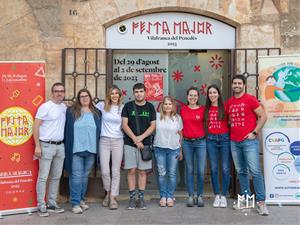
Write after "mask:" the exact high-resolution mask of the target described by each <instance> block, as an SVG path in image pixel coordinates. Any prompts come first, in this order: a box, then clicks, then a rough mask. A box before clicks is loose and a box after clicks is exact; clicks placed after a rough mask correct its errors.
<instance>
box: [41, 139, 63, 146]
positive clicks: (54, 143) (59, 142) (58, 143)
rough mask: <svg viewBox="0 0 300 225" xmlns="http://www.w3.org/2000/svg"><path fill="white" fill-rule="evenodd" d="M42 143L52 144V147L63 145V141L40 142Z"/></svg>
mask: <svg viewBox="0 0 300 225" xmlns="http://www.w3.org/2000/svg"><path fill="white" fill-rule="evenodd" d="M40 141H41V142H44V143H48V144H52V145H61V144H62V143H63V141H42V140H40Z"/></svg>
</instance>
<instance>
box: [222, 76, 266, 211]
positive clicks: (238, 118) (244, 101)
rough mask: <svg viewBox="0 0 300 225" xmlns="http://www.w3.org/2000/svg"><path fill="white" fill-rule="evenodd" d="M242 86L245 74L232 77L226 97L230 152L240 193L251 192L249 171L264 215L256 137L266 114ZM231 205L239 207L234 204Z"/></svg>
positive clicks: (262, 185)
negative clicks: (229, 96) (229, 91)
mask: <svg viewBox="0 0 300 225" xmlns="http://www.w3.org/2000/svg"><path fill="white" fill-rule="evenodd" d="M245 87H246V79H245V77H244V76H242V75H237V76H235V77H233V79H232V90H233V97H232V98H230V99H229V100H228V110H229V120H230V145H231V153H232V158H233V161H234V165H235V169H236V171H237V174H238V178H239V182H240V191H241V194H242V195H244V197H245V199H246V196H247V195H249V196H250V195H251V192H250V186H249V174H248V171H249V172H250V174H251V175H252V177H253V184H254V189H255V193H256V201H257V207H258V208H257V210H258V213H259V214H260V215H263V216H267V215H269V212H268V209H267V207H266V204H265V184H264V178H263V175H262V172H261V169H260V164H259V141H258V138H257V135H258V132H259V131H260V130H261V128H262V127H263V125H264V124H265V122H266V120H267V116H266V113H265V110H264V108H263V107H262V106H261V105H260V103H259V102H258V100H257V99H256V98H255V97H254V96H252V95H249V94H246V93H245ZM248 169H249V170H248ZM234 208H235V209H238V207H237V206H234Z"/></svg>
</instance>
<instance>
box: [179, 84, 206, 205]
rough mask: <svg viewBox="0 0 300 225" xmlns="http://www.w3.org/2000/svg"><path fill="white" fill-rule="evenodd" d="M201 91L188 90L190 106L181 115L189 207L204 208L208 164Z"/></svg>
mask: <svg viewBox="0 0 300 225" xmlns="http://www.w3.org/2000/svg"><path fill="white" fill-rule="evenodd" d="M198 99H199V91H198V89H197V88H196V87H190V88H189V89H188V90H187V101H188V104H187V105H186V106H183V107H182V109H181V111H180V115H181V118H182V121H183V130H182V134H183V143H182V148H183V156H184V161H185V167H186V176H187V179H186V181H187V189H188V195H189V197H188V199H187V206H188V207H193V206H194V205H198V207H203V206H204V202H203V199H202V195H203V186H204V170H205V163H206V141H205V131H204V126H203V120H204V107H203V106H200V105H199V104H198ZM194 156H196V165H197V173H196V174H197V197H195V198H194Z"/></svg>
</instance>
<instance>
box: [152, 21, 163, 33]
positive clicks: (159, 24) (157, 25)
mask: <svg viewBox="0 0 300 225" xmlns="http://www.w3.org/2000/svg"><path fill="white" fill-rule="evenodd" d="M153 25H154V26H155V27H156V34H158V29H159V27H160V26H161V23H160V22H156V23H154V24H153Z"/></svg>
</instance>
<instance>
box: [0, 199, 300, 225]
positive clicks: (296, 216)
mask: <svg viewBox="0 0 300 225" xmlns="http://www.w3.org/2000/svg"><path fill="white" fill-rule="evenodd" d="M234 201H235V200H234V199H228V208H213V207H212V202H213V198H207V197H206V198H204V202H205V207H201V208H198V207H192V208H188V207H186V205H185V199H184V198H178V199H177V200H176V204H175V206H174V207H173V208H168V207H166V208H161V207H159V206H158V199H153V198H151V199H150V198H148V200H147V204H148V209H147V210H141V209H135V210H127V209H126V206H127V199H121V200H120V201H119V204H120V207H119V209H118V210H109V209H108V208H104V207H102V206H101V204H100V202H99V201H97V202H95V203H89V206H90V209H89V210H87V211H85V212H84V213H83V214H79V215H78V214H73V213H72V212H71V205H70V204H69V203H63V204H61V206H62V207H64V208H65V213H61V214H55V213H51V214H50V216H49V217H44V218H42V217H39V216H38V214H37V213H32V214H31V215H28V214H17V215H9V216H4V217H3V218H2V219H0V224H5V225H8V224H18V225H21V224H72V225H77V224H78V225H83V224H84V225H85V224H113V225H117V224H130V225H131V224H132V225H134V224H139V225H141V224H149V225H150V224H151V225H154V224H191V225H192V224H199V225H204V224H205V225H206V224H216V225H217V224H218V225H219V224H222V225H224V224H235V225H248V224H249V225H250V224H251V225H254V224H255V225H261V224H270V225H300V207H299V206H282V205H279V206H278V205H275V206H269V207H268V208H269V211H270V215H269V216H260V215H258V214H257V212H256V210H254V209H251V210H249V209H247V210H233V209H232V204H233V202H234Z"/></svg>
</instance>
